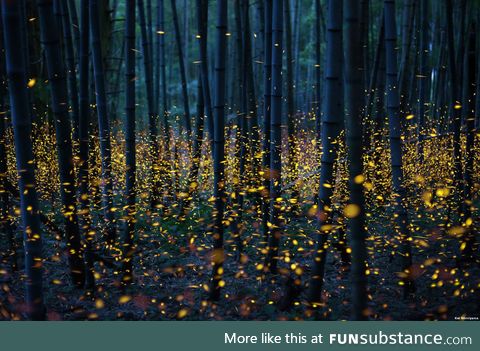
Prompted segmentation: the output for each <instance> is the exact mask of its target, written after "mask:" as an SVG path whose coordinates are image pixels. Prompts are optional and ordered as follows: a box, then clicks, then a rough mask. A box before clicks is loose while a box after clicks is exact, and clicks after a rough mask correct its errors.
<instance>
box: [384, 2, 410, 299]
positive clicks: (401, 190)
mask: <svg viewBox="0 0 480 351" xmlns="http://www.w3.org/2000/svg"><path fill="white" fill-rule="evenodd" d="M384 4H385V8H384V11H385V14H384V15H385V57H386V65H387V83H386V84H387V114H388V124H389V139H390V164H391V168H392V186H393V193H394V201H395V215H396V216H395V219H396V223H395V231H396V236H397V239H398V241H399V245H400V259H399V260H400V268H401V271H402V272H403V273H404V276H405V277H404V278H402V281H403V285H404V292H405V295H408V294H410V293H412V292H413V290H414V286H413V281H412V280H411V279H410V273H411V266H412V249H411V245H410V240H411V235H410V232H409V228H408V214H407V209H406V207H405V206H406V203H405V201H406V190H405V185H404V175H403V162H402V156H403V153H404V152H403V146H404V145H403V142H402V139H401V132H402V131H401V125H400V118H401V117H400V95H399V89H398V73H397V50H396V42H397V29H396V23H395V22H396V20H395V0H385V1H384Z"/></svg>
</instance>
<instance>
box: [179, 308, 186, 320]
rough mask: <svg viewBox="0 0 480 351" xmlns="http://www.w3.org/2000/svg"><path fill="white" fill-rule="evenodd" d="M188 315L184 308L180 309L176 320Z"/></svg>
mask: <svg viewBox="0 0 480 351" xmlns="http://www.w3.org/2000/svg"><path fill="white" fill-rule="evenodd" d="M187 314H188V310H187V309H186V308H182V309H181V310H180V311H178V313H177V318H185V317H186V316H187Z"/></svg>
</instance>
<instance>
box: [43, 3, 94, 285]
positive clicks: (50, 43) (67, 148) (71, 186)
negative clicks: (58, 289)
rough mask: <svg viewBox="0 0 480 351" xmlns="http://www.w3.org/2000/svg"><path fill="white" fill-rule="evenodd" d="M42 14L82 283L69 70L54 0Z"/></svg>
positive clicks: (75, 263)
mask: <svg viewBox="0 0 480 351" xmlns="http://www.w3.org/2000/svg"><path fill="white" fill-rule="evenodd" d="M37 7H38V14H39V18H40V32H41V41H42V43H43V46H44V49H45V57H46V64H47V71H48V80H49V85H50V92H51V99H52V105H51V106H52V111H53V114H54V122H55V133H56V141H57V153H58V168H59V173H60V184H61V186H60V192H61V199H62V206H63V209H62V212H63V215H64V217H65V236H66V242H67V255H68V262H69V266H70V273H71V277H72V281H73V283H74V284H75V285H76V286H77V287H83V285H84V282H85V265H84V262H83V249H82V246H81V244H80V232H79V226H78V218H77V209H76V199H75V172H74V167H73V155H72V139H71V131H72V129H71V124H70V120H69V117H68V96H67V91H68V90H67V80H66V76H65V73H66V70H65V67H64V65H63V62H64V59H63V57H62V55H61V54H62V52H61V47H60V33H59V31H58V28H57V26H56V19H55V17H54V14H53V1H52V0H37Z"/></svg>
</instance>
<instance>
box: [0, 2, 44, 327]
mask: <svg viewBox="0 0 480 351" xmlns="http://www.w3.org/2000/svg"><path fill="white" fill-rule="evenodd" d="M1 5H2V18H3V29H4V30H3V35H4V43H5V57H6V66H7V77H8V88H9V93H10V109H11V114H12V126H13V134H14V143H15V155H16V161H17V171H18V187H19V193H20V211H21V218H22V226H23V230H24V246H25V276H26V279H25V284H26V294H25V300H26V304H27V313H28V316H29V318H30V319H33V320H43V319H45V307H44V305H43V284H42V271H43V268H42V265H41V264H38V263H39V262H41V261H42V235H41V232H40V220H39V215H38V198H37V192H36V187H35V171H34V163H33V162H32V161H33V151H32V139H31V134H32V130H31V128H32V125H31V119H30V110H29V106H30V101H29V97H28V93H27V81H26V66H27V63H26V62H25V56H24V53H23V51H22V46H23V45H19V43H18V36H17V33H18V29H19V28H21V26H25V25H26V23H27V19H26V18H25V17H24V16H22V12H21V9H20V2H19V1H6V0H2V2H1Z"/></svg>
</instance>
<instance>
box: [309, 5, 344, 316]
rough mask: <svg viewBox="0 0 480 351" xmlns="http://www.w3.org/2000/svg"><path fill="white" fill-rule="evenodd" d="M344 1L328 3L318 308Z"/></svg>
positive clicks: (312, 295)
mask: <svg viewBox="0 0 480 351" xmlns="http://www.w3.org/2000/svg"><path fill="white" fill-rule="evenodd" d="M342 31H343V0H329V3H328V19H327V51H326V67H325V103H324V104H323V108H324V111H323V114H322V138H321V141H322V150H323V152H322V160H321V167H320V170H321V171H320V187H319V195H318V204H317V211H318V212H319V224H318V227H319V229H318V230H319V232H318V239H317V246H316V251H315V258H314V261H313V271H312V277H311V279H310V286H309V291H308V301H309V303H310V304H311V305H312V306H313V307H316V306H317V305H318V304H319V303H320V302H321V301H320V300H321V295H322V287H323V279H324V274H325V261H326V259H327V247H328V237H329V234H330V232H331V228H332V225H331V223H332V213H331V210H330V207H331V201H332V195H333V189H334V186H335V184H334V183H335V178H334V173H333V170H334V164H335V162H336V160H337V151H338V150H337V141H338V138H339V135H340V130H341V126H342V124H343V122H342V119H343V113H344V111H343V94H342V89H343V84H342V80H343V71H342V60H341V59H340V57H342V56H343V39H342Z"/></svg>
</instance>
